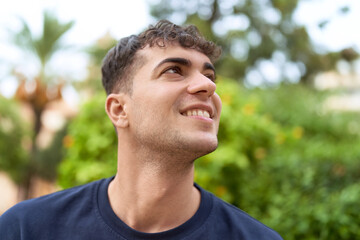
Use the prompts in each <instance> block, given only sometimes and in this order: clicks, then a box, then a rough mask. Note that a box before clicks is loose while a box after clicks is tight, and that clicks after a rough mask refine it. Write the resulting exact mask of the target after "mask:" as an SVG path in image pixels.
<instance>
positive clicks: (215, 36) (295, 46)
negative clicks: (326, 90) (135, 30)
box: [149, 0, 358, 85]
mask: <svg viewBox="0 0 360 240" xmlns="http://www.w3.org/2000/svg"><path fill="white" fill-rule="evenodd" d="M149 2H150V3H151V2H153V3H152V4H151V14H152V15H153V16H154V17H155V18H156V19H169V20H172V21H174V22H175V23H177V24H183V23H184V22H185V23H187V24H194V25H195V26H197V27H198V28H199V30H200V32H201V33H203V34H204V36H205V37H206V38H207V39H210V40H212V41H214V42H216V43H217V44H219V45H221V46H222V48H223V52H224V54H223V56H222V59H221V61H219V62H217V64H216V69H217V72H218V73H220V74H222V75H224V76H226V77H231V78H234V79H236V80H239V81H245V82H246V83H248V84H254V81H253V80H254V79H252V78H254V76H255V77H256V80H257V82H261V83H262V85H264V84H267V85H274V82H276V83H277V82H280V81H283V82H297V81H299V80H300V81H302V82H310V81H311V80H312V78H313V77H314V76H315V75H316V73H318V72H322V71H327V70H330V69H333V68H334V67H335V64H336V62H337V61H338V60H340V59H344V60H346V61H349V62H351V61H353V60H354V58H357V57H358V53H357V52H355V50H354V49H347V50H346V51H345V52H349V51H350V52H351V53H353V54H352V56H354V58H348V57H346V56H345V55H346V54H342V53H341V54H340V53H338V52H329V53H328V52H327V51H326V50H325V47H324V46H315V45H314V44H313V43H312V42H311V39H310V37H309V34H308V32H307V30H306V28H305V27H303V26H299V25H298V24H297V23H296V22H295V21H294V17H293V15H294V12H295V11H296V8H297V6H298V3H299V2H301V0H292V1H284V0H272V1H270V0H252V1H249V0H242V1H226V0H213V1H202V0H183V1H177V0H160V1H149ZM343 12H344V13H345V12H346V7H344V11H343ZM326 21H327V22H328V20H326ZM268 64H272V66H274V67H276V68H278V70H279V77H278V79H276V81H274V79H272V78H271V77H269V76H270V75H269V74H266V73H265V72H264V69H263V67H264V66H265V65H267V66H268ZM257 84H258V83H257Z"/></svg>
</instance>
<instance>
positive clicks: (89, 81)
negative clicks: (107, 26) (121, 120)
mask: <svg viewBox="0 0 360 240" xmlns="http://www.w3.org/2000/svg"><path fill="white" fill-rule="evenodd" d="M116 43H117V41H116V40H115V38H114V37H112V36H111V35H110V33H106V34H105V35H104V36H102V37H101V38H99V39H98V40H97V41H96V43H95V44H93V45H92V46H89V47H87V48H86V49H85V51H86V52H87V53H88V55H89V57H90V62H89V64H88V75H87V78H86V79H85V81H82V82H79V83H77V85H76V87H77V88H78V89H81V90H80V91H84V89H86V90H88V91H90V92H91V95H93V94H94V93H98V92H100V91H101V92H102V91H104V89H103V86H102V84H101V65H102V60H103V58H104V57H105V55H106V54H107V52H108V51H109V50H110V48H112V47H113V46H115V45H116Z"/></svg>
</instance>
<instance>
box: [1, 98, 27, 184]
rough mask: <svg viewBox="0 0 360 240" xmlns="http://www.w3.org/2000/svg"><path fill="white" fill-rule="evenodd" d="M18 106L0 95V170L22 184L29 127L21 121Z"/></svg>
mask: <svg viewBox="0 0 360 240" xmlns="http://www.w3.org/2000/svg"><path fill="white" fill-rule="evenodd" d="M18 110H19V106H18V104H17V103H16V102H15V101H13V100H10V99H6V98H4V97H2V96H1V95H0V170H1V171H5V172H7V173H8V174H9V175H10V177H11V178H12V179H13V180H14V182H15V183H17V184H20V183H21V181H22V176H23V175H24V174H25V172H26V168H27V162H28V161H27V158H26V148H27V147H28V145H29V142H30V139H29V135H28V130H29V129H28V127H29V126H27V125H26V124H24V123H23V122H22V120H21V117H20V113H19V111H18Z"/></svg>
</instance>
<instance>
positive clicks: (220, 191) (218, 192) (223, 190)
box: [215, 186, 227, 197]
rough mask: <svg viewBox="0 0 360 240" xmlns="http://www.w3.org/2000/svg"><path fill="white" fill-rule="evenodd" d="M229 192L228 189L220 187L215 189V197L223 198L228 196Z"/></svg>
mask: <svg viewBox="0 0 360 240" xmlns="http://www.w3.org/2000/svg"><path fill="white" fill-rule="evenodd" d="M226 192H227V189H226V187H225V186H218V187H217V188H216V189H215V195H216V196H218V197H222V196H224V195H225V194H226Z"/></svg>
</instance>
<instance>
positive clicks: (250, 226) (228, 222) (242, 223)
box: [207, 192, 282, 240]
mask: <svg viewBox="0 0 360 240" xmlns="http://www.w3.org/2000/svg"><path fill="white" fill-rule="evenodd" d="M207 194H210V195H211V197H212V199H213V209H212V211H211V214H210V217H209V221H214V224H213V226H214V231H217V232H220V233H221V234H224V235H226V236H228V237H231V238H232V239H238V238H239V239H257V240H262V239H264V240H265V239H266V240H281V239H282V238H281V236H280V235H279V234H278V233H277V232H276V231H274V230H273V229H271V228H269V227H267V226H266V225H264V224H263V223H261V222H260V221H258V220H256V219H255V218H253V217H251V216H250V215H249V214H247V213H246V212H244V211H242V210H241V209H239V208H237V207H235V206H233V205H231V204H229V203H227V202H225V201H223V200H222V199H220V198H218V197H216V196H215V195H213V194H212V193H209V192H207Z"/></svg>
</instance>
